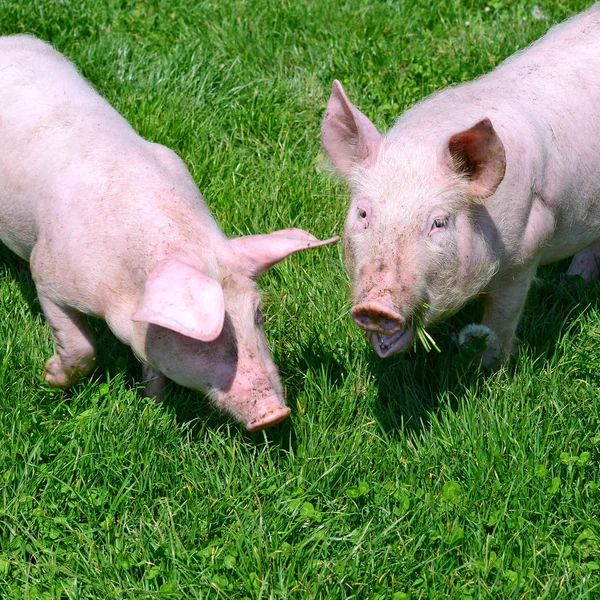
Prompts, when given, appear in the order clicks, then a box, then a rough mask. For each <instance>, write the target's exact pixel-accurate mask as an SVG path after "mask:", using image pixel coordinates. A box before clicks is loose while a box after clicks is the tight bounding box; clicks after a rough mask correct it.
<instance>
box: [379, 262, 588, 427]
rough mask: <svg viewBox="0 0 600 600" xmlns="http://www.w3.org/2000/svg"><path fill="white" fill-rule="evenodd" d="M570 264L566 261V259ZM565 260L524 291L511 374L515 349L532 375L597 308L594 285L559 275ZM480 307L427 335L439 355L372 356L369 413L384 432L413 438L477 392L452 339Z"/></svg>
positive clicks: (480, 374)
mask: <svg viewBox="0 0 600 600" xmlns="http://www.w3.org/2000/svg"><path fill="white" fill-rule="evenodd" d="M569 260H570V259H569ZM569 260H566V261H561V262H560V263H556V264H554V265H551V266H547V267H543V268H541V269H540V270H539V272H538V277H537V280H536V282H535V283H534V285H533V286H532V289H531V290H530V293H529V296H528V299H527V304H526V305H525V311H524V314H523V316H522V318H521V322H520V324H519V329H518V332H517V333H518V342H517V344H516V352H515V356H514V358H513V359H512V360H511V363H510V364H509V365H508V367H507V368H508V369H509V372H513V371H514V369H515V366H516V365H518V361H519V360H520V358H519V351H520V349H523V348H527V349H528V351H529V355H530V357H531V360H532V362H533V364H534V365H535V366H534V369H535V370H541V369H543V368H544V365H545V364H546V363H547V361H548V360H552V357H553V356H555V353H556V351H557V343H558V342H559V340H560V338H561V336H562V334H564V333H565V332H566V331H567V330H568V329H569V327H570V325H571V324H572V323H573V322H574V321H575V320H576V319H577V318H578V317H579V316H580V314H581V312H582V311H584V310H585V309H586V308H587V307H593V308H600V294H599V293H598V292H599V290H600V284H595V285H591V286H588V285H586V284H585V283H584V282H583V280H582V279H580V278H572V279H567V278H566V277H565V275H564V272H565V271H566V268H567V266H568V264H569ZM481 314H482V308H481V303H480V302H473V303H471V304H470V305H469V306H467V307H466V308H465V309H463V310H462V311H460V312H459V313H458V314H457V315H455V316H453V317H452V318H450V319H449V320H448V321H446V322H444V323H441V324H440V325H438V327H437V328H436V329H435V330H434V331H433V332H432V333H433V337H434V339H435V341H436V343H437V345H438V347H439V348H440V350H441V352H440V353H438V352H436V351H435V350H432V351H430V352H429V353H427V352H426V351H425V350H424V349H423V348H422V347H417V348H416V350H413V351H410V352H409V353H407V354H406V355H400V356H397V357H393V358H391V359H390V360H387V361H383V360H381V359H379V358H377V357H376V356H375V354H374V353H373V354H372V357H371V359H370V363H369V365H370V368H371V372H372V374H373V376H374V377H375V380H376V382H377V386H378V394H377V400H376V402H375V414H376V418H377V419H378V421H379V423H380V425H381V426H382V428H383V429H384V430H385V431H387V432H393V431H401V432H403V433H404V434H406V435H411V436H418V435H419V433H420V432H421V431H422V430H423V429H424V428H426V427H427V426H428V424H429V422H430V420H431V417H432V415H434V414H436V412H437V411H438V410H440V407H441V406H443V407H444V409H446V408H448V407H449V408H450V409H451V410H456V407H457V405H458V399H459V398H460V397H462V396H464V395H465V393H466V392H473V391H477V389H478V388H479V386H480V385H481V382H482V381H483V380H484V378H485V377H486V374H485V373H484V371H483V369H482V368H481V367H480V366H479V365H477V364H476V362H474V361H473V360H472V359H471V358H470V357H468V356H465V353H463V352H461V351H460V349H459V347H458V345H457V342H456V341H455V340H456V337H457V334H458V332H459V331H460V330H461V329H462V327H464V326H465V325H467V324H469V323H473V322H480V319H481Z"/></svg>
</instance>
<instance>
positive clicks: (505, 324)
mask: <svg viewBox="0 0 600 600" xmlns="http://www.w3.org/2000/svg"><path fill="white" fill-rule="evenodd" d="M534 274H535V269H529V270H527V271H523V272H521V273H517V274H515V275H513V276H511V277H501V278H494V279H493V280H492V285H491V286H490V289H489V291H488V293H487V294H486V295H485V297H484V313H483V320H482V325H484V326H486V327H489V328H490V329H491V330H492V331H493V332H494V333H495V334H496V339H495V340H489V343H488V347H487V348H486V349H485V351H484V352H483V354H482V355H481V364H482V365H483V366H484V367H493V366H495V365H497V364H498V363H501V362H502V361H503V360H505V359H506V358H508V356H509V355H510V353H511V351H512V346H513V341H514V338H515V332H516V330H517V325H518V324H519V319H520V318H521V313H522V312H523V306H524V305H525V299H526V297H527V292H528V291H529V287H530V286H531V282H532V280H533V276H534Z"/></svg>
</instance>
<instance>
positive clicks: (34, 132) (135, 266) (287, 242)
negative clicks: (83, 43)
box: [0, 35, 336, 430]
mask: <svg viewBox="0 0 600 600" xmlns="http://www.w3.org/2000/svg"><path fill="white" fill-rule="evenodd" d="M0 139H1V140H2V152H1V153H0V177H1V178H2V187H1V188H0V239H2V241H3V242H4V243H5V244H6V245H7V246H8V247H9V248H11V249H12V250H13V251H14V252H16V253H17V254H18V255H19V256H21V257H22V258H24V259H26V260H29V261H30V263H31V270H32V273H33V277H34V280H35V283H36V287H37V291H38V296H39V300H40V304H41V306H42V309H43V311H44V314H45V315H46V318H47V319H48V322H49V323H50V325H51V326H52V330H53V333H54V339H55V342H56V346H57V350H58V353H57V354H56V355H54V356H53V357H51V358H50V359H49V360H48V362H47V363H46V366H45V373H44V377H45V379H46V380H47V381H48V382H50V383H51V384H53V385H56V386H58V387H67V386H69V385H71V384H72V383H73V382H74V381H75V380H76V379H77V378H78V377H79V376H81V375H85V374H87V373H89V371H90V370H91V369H92V368H93V366H94V362H95V348H94V342H93V340H92V338H91V336H90V334H89V332H88V329H87V328H86V325H85V322H84V318H83V314H88V315H94V316H98V317H102V318H104V319H105V320H106V322H107V323H108V325H109V327H110V329H111V330H112V331H113V332H114V333H115V335H116V336H117V337H118V338H119V339H120V340H122V341H123V342H124V343H126V344H129V345H130V346H131V347H132V348H133V351H134V352H135V354H136V356H137V357H138V358H139V359H140V360H141V361H142V362H143V363H144V364H145V365H146V367H145V377H146V379H147V380H148V381H149V385H148V388H147V392H148V393H149V394H152V395H155V394H157V393H159V392H160V390H161V389H162V388H163V387H164V386H165V385H166V384H167V382H168V380H167V378H169V379H172V380H173V381H175V382H177V383H179V384H181V385H184V386H187V387H190V388H193V389H196V390H201V391H202V392H205V393H207V394H208V396H209V397H211V398H212V400H213V401H214V402H215V404H216V405H217V406H219V407H221V408H223V409H224V410H226V411H227V412H229V413H231V414H232V415H234V416H235V417H236V418H237V419H238V420H239V421H241V422H242V423H243V424H244V425H245V426H246V427H247V428H248V429H249V430H255V429H260V428H262V427H266V426H269V425H272V424H274V423H276V422H278V421H280V420H281V419H284V418H285V417H286V416H287V415H288V414H289V408H288V407H287V406H286V405H285V402H284V397H283V389H282V386H281V383H280V381H279V377H278V374H277V370H276V368H275V365H274V364H273V361H272V358H271V356H270V353H269V349H268V347H267V343H266V340H265V337H264V333H263V329H262V323H261V311H260V298H259V295H258V292H257V289H256V284H255V283H254V281H253V278H254V277H256V276H258V275H260V274H261V273H263V272H264V271H266V270H267V269H268V268H269V267H271V266H272V265H274V264H275V263H277V262H279V261H280V260H282V259H283V258H285V257H286V256H288V255H289V254H291V253H292V252H296V251H298V250H302V249H305V248H313V247H316V246H322V245H323V244H328V243H330V242H332V241H335V239H336V238H332V239H330V240H327V241H323V242H322V241H319V240H317V239H316V238H315V237H313V236H312V235H310V234H309V233H307V232H305V231H302V230H299V229H286V230H283V231H276V232H274V233H271V234H270V235H255V236H247V237H241V238H237V239H231V240H230V239H227V238H226V237H225V236H224V235H223V233H222V232H221V230H220V229H219V227H218V226H217V224H216V222H215V221H214V219H213V218H212V216H211V214H210V212H209V210H208V208H207V206H206V204H205V203H204V200H203V199H202V196H201V195H200V192H199V191H198V189H197V188H196V185H195V184H194V181H193V179H192V177H191V175H190V174H189V172H188V170H187V168H186V166H185V164H184V163H183V162H182V161H181V160H180V159H179V157H178V156H177V155H176V154H175V153H174V152H172V151H171V150H169V149H167V148H165V147H164V146H161V145H158V144H153V143H150V142H148V141H146V140H144V139H142V138H141V137H140V136H139V135H138V134H137V133H136V132H135V131H134V130H133V129H132V128H131V126H130V125H129V124H128V123H127V121H126V120H125V119H124V118H123V117H122V116H120V115H119V114H118V113H117V112H116V111H115V110H114V109H113V108H111V106H110V105H109V104H108V103H107V102H106V101H105V100H104V99H102V98H101V97H100V96H99V95H98V94H97V93H96V92H95V91H94V90H93V89H92V88H91V87H90V86H89V85H88V84H87V83H86V81H85V80H84V79H83V78H82V77H81V76H80V75H79V73H78V72H77V70H76V69H75V67H74V66H73V65H72V64H71V63H70V62H69V61H68V60H66V59H65V58H64V57H63V56H61V55H60V54H59V53H58V52H56V51H55V50H53V49H52V48H51V47H50V46H49V45H48V44H46V43H43V42H41V41H39V40H37V39H35V38H34V37H31V36H25V35H15V36H9V37H4V38H0Z"/></svg>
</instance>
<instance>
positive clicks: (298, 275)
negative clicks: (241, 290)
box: [0, 0, 600, 600]
mask: <svg viewBox="0 0 600 600" xmlns="http://www.w3.org/2000/svg"><path fill="white" fill-rule="evenodd" d="M538 2H539V0H538ZM589 4H590V2H589V0H587V1H582V0H563V1H558V2H542V3H540V4H539V9H538V11H537V12H536V15H537V16H540V15H539V14H538V13H539V11H540V10H541V13H542V15H541V16H542V17H543V18H535V17H534V16H533V15H532V12H533V11H534V5H535V4H534V1H533V0H531V1H526V2H521V1H520V0H512V1H511V0H489V2H485V1H483V0H456V1H452V0H450V1H446V2H439V1H438V0H427V1H425V0H418V1H415V2H400V1H399V2H392V1H391V0H388V1H379V0H349V1H347V2H341V1H329V0H295V1H290V0H285V1H283V2H276V1H274V0H232V1H229V2H227V1H224V0H218V1H217V0H215V1H202V0H200V1H189V0H150V1H145V2H144V1H142V2H130V1H128V0H119V1H117V0H106V1H98V0H97V1H95V2H94V1H91V0H79V1H69V0H62V1H61V0H29V1H27V2H25V1H23V0H2V1H0V32H1V33H2V34H9V33H15V32H31V33H34V34H36V35H38V36H39V37H41V38H43V39H45V40H49V41H51V42H52V43H53V44H54V45H55V46H56V47H57V48H58V49H59V50H60V51H61V52H63V53H64V54H66V55H67V56H68V57H69V58H70V59H72V60H73V61H74V62H75V64H76V65H77V66H78V68H79V69H80V70H81V72H82V73H83V74H84V75H85V76H86V77H87V78H88V79H89V80H90V81H91V82H92V83H93V84H94V86H95V87H96V88H97V89H98V90H99V92H100V93H101V94H103V95H104V96H105V97H107V98H108V100H109V101H110V102H111V103H112V104H113V105H114V106H116V108H117V109H118V110H119V111H120V112H121V113H122V114H124V115H125V117H126V118H127V119H128V120H129V121H130V122H131V123H132V124H133V126H134V127H135V128H136V129H137V130H138V131H139V132H140V133H141V134H142V135H143V136H144V137H146V138H148V139H150V140H152V141H156V142H160V143H163V144H165V145H167V146H169V147H171V148H172V149H174V150H175V151H176V152H177V153H179V155H180V156H181V157H182V158H183V159H184V160H185V161H186V163H187V164H188V166H189V169H190V171H191V173H192V175H193V176H194V178H195V180H196V181H197V183H198V186H199V188H200V189H201V190H202V192H203V193H204V195H205V197H206V199H207V202H208V204H209V206H210V207H211V210H212V211H213V214H214V215H215V217H216V219H217V220H218V222H219V223H220V225H221V226H222V228H223V229H224V230H225V231H226V232H227V233H228V234H229V235H239V234H247V233H259V232H266V231H270V230H274V229H278V228H283V227H290V226H296V227H302V228H305V229H308V230H310V231H312V232H313V233H314V234H316V235H318V236H320V237H329V236H331V235H335V234H340V233H341V232H342V230H343V221H344V217H345V211H346V205H347V196H348V192H347V189H346V188H345V187H344V185H343V184H342V183H340V182H339V181H338V180H337V179H336V178H335V177H332V176H331V174H330V170H329V168H328V165H327V163H326V161H325V160H324V157H323V153H322V149H321V145H320V121H321V118H322V115H323V112H324V109H325V106H326V103H327V99H328V97H329V92H330V88H331V83H332V81H333V79H334V78H338V79H340V80H341V81H342V83H343V84H344V86H345V88H346V90H347V92H348V94H349V96H350V98H351V99H352V100H353V101H354V102H355V103H356V104H357V106H358V107H359V108H360V109H361V110H363V111H364V112H365V113H366V114H367V115H369V116H370V117H371V118H372V119H373V120H374V122H375V123H376V125H378V126H379V127H381V128H382V129H384V128H389V127H390V126H391V124H392V122H393V120H394V118H395V117H396V116H397V115H398V114H399V113H400V112H401V111H403V110H404V109H406V108H408V107H410V106H411V105H412V104H413V103H414V102H415V101H416V100H418V99H420V98H422V97H423V96H425V95H427V94H429V93H431V92H432V91H434V90H436V89H438V88H440V87H443V86H445V85H448V84H450V83H452V82H460V81H466V80H469V79H472V78H473V77H476V76H478V75H480V74H482V73H484V72H486V71H488V70H490V69H491V68H493V67H494V66H495V65H497V64H498V63H499V62H500V61H501V60H502V59H504V58H505V57H507V56H509V55H510V54H512V53H513V52H515V51H516V50H518V49H520V48H523V47H524V46H525V45H527V44H528V43H529V42H530V41H532V40H534V39H536V38H538V37H539V36H540V35H542V34H543V33H544V32H545V31H546V30H547V29H548V28H549V27H550V26H551V25H552V24H553V23H556V22H559V21H561V20H564V19H565V18H567V17H569V16H570V15H572V14H574V13H576V12H578V11H580V10H583V9H584V8H586V7H587V6H588V5H589ZM0 116H1V115H0ZM566 264H568V263H566ZM566 264H565V263H561V264H557V265H553V266H551V267H547V268H544V269H543V270H541V271H540V273H539V279H538V281H537V283H536V285H535V286H534V289H533V291H532V293H531V295H530V297H529V300H528V304H527V308H526V311H525V314H524V317H523V320H522V323H521V326H520V328H519V338H520V343H519V346H518V352H517V353H516V356H515V359H514V361H513V363H512V364H511V365H510V366H509V367H507V368H504V369H502V370H500V371H499V372H497V373H495V374H493V375H488V376H485V375H484V374H483V373H481V372H480V371H479V370H478V369H477V368H475V367H474V366H473V365H471V364H470V360H469V356H468V354H467V353H465V352H461V351H460V350H459V348H458V347H457V343H456V341H455V338H456V332H457V331H458V330H459V329H460V328H461V327H462V326H463V325H465V324H467V323H469V322H472V321H474V320H476V319H478V318H479V316H480V313H481V307H480V306H479V305H478V304H477V303H474V304H473V305H472V306H469V307H467V308H466V309H465V310H464V311H462V312H461V313H460V314H458V315H457V316H455V317H453V318H452V319H451V320H450V321H448V322H447V323H445V324H442V325H440V326H438V327H437V328H436V329H435V330H433V331H432V332H431V333H432V335H433V337H434V338H435V341H436V343H437V344H438V346H439V348H440V350H441V352H440V353H437V352H435V351H431V352H426V351H425V349H424V348H423V347H416V348H415V349H414V350H413V351H412V352H410V353H408V354H406V355H403V356H400V357H394V358H391V359H389V360H387V361H382V360H380V359H378V358H377V357H376V356H375V354H374V352H373V351H372V350H371V348H370V346H369V344H368V343H367V341H366V339H365V338H364V336H363V335H362V334H361V332H360V331H359V330H358V328H356V326H355V325H354V324H353V323H352V322H351V319H350V317H349V314H348V311H349V307H350V298H349V293H348V278H347V275H346V273H345V271H344V268H343V266H342V247H341V244H337V245H335V246H329V247H326V248H321V249H318V250H315V251H312V252H310V253H308V252H306V253H301V255H298V256H294V257H292V258H290V259H288V260H286V261H285V262H283V263H281V264H280V265H278V266H277V267H275V268H274V269H273V270H272V271H270V272H269V273H268V274H266V275H265V276H263V277H262V278H261V280H260V286H261V289H262V291H263V298H264V311H265V329H266V332H267V337H268V339H269V343H270V346H271V348H272V353H273V357H274V359H275V362H276V363H277V365H278V367H279V369H280V373H281V376H282V379H283V381H284V383H285V387H286V395H287V402H288V404H289V405H290V406H291V409H292V414H291V417H290V418H289V419H288V420H287V421H286V422H284V423H282V424H281V425H279V426H277V427H276V428H274V429H272V430H268V431H265V432H261V433H257V434H249V433H247V432H246V431H245V430H244V429H243V428H242V427H241V426H240V425H238V424H237V423H235V422H233V421H232V420H230V419H228V418H227V417H225V416H223V415H222V414H219V413H218V412H216V411H215V410H214V409H212V408H211V406H210V405H209V404H208V402H207V401H206V400H205V399H203V398H202V397H201V396H200V395H198V394H196V393H192V392H189V391H187V390H185V389H183V388H176V389H175V390H174V391H173V392H172V393H171V394H170V395H169V397H168V398H167V399H166V400H165V402H164V403H162V404H155V403H154V402H152V401H151V400H148V399H145V398H144V397H143V395H142V390H141V387H140V386H139V383H137V382H138V381H139V379H140V375H141V369H140V367H139V365H138V364H137V363H136V360H135V359H134V357H133V355H132V353H131V351H130V350H129V349H128V348H126V347H125V346H122V345H121V344H119V343H118V342H117V341H116V340H115V338H114V337H113V336H112V334H111V333H110V331H109V330H108V329H107V327H106V326H105V325H104V323H103V322H101V321H93V322H92V324H91V325H92V329H93V330H94V331H95V334H96V337H97V339H98V342H99V343H98V346H99V363H98V367H97V369H96V370H95V371H94V372H93V374H92V376H91V377H89V378H87V379H86V380H84V381H82V382H81V383H80V384H78V385H77V386H76V387H75V388H74V389H72V390H70V391H68V392H62V391H60V390H56V389H54V388H51V387H50V386H48V385H47V384H45V383H44V382H42V380H41V373H42V367H43V363H44V360H45V359H46V358H47V357H48V356H50V354H51V353H52V340H51V335H50V329H49V327H48V325H47V324H46V323H45V321H44V319H43V316H42V314H41V312H40V307H39V304H38V302H37V300H36V295H35V288H34V286H33V283H32V280H31V276H30V274H29V271H28V268H27V265H26V264H25V263H23V262H21V261H19V260H18V259H16V258H15V257H14V256H13V255H11V254H10V252H9V251H8V250H6V249H4V248H2V250H1V251H0V307H1V308H0V311H1V312H0V314H1V315H2V327H1V328H0V348H2V350H3V351H2V353H1V355H0V435H1V443H0V597H1V598H3V599H4V598H6V599H19V600H20V599H25V600H28V599H34V598H40V599H41V598H43V599H51V598H52V599H56V600H58V599H71V598H72V599H79V598H81V599H83V598H85V599H88V598H89V599H102V600H106V599H115V600H120V599H129V598H206V599H209V598H215V599H217V598H221V599H240V600H241V599H252V600H259V599H265V600H266V599H274V600H275V599H286V598H290V599H296V598H298V599H304V598H306V599H313V598H314V599H323V600H330V599H332V600H336V599H350V598H356V599H369V600H388V599H389V600H406V599H409V598H410V599H411V600H414V599H417V598H426V599H433V598H490V599H497V598H526V599H531V598H548V599H550V598H600V523H599V521H598V515H599V512H600V489H599V486H600V475H599V469H598V461H599V460H600V402H599V401H598V397H599V395H600V374H599V368H598V367H599V363H600V301H599V296H598V287H597V286H596V287H593V286H592V287H586V286H585V285H584V284H583V283H581V282H577V281H575V282H571V281H567V280H566V279H565V278H564V276H563V275H562V273H564V271H565V269H566Z"/></svg>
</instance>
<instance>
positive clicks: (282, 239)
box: [131, 229, 337, 431]
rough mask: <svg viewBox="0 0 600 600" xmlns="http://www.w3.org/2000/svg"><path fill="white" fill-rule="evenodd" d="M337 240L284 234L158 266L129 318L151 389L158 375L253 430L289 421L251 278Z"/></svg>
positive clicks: (238, 242)
mask: <svg viewBox="0 0 600 600" xmlns="http://www.w3.org/2000/svg"><path fill="white" fill-rule="evenodd" d="M336 239H337V238H332V239H331V240H326V241H319V240H317V239H316V238H315V237H314V236H312V235H311V234H309V233H307V232H305V231H302V230H299V229H287V230H282V231H276V232H274V233H271V234H269V235H254V236H245V237H240V238H236V239H231V240H226V241H224V243H222V244H221V247H220V248H219V249H218V252H216V253H215V255H216V256H217V257H218V258H217V260H216V262H213V263H212V264H208V263H207V261H206V259H205V260H204V262H202V261H199V260H197V259H194V257H192V256H190V255H186V254H182V255H175V256H171V257H169V258H167V259H165V260H161V261H159V262H158V263H157V264H156V265H155V267H154V268H153V269H152V271H151V272H150V274H149V275H148V278H147V280H146V284H145V290H144V294H143V297H142V299H141V302H140V304H139V306H138V307H137V310H136V311H135V313H134V314H133V315H132V317H131V319H132V321H133V325H134V326H133V340H132V347H133V349H134V351H135V352H136V354H137V355H138V356H139V357H140V358H141V359H142V360H143V361H144V363H145V364H147V365H149V366H150V367H151V368H152V370H153V372H154V373H153V374H154V381H153V382H152V383H153V388H154V389H155V390H157V389H158V388H159V387H160V385H158V386H157V381H156V378H157V373H158V374H162V375H163V376H164V377H166V378H168V379H171V380H173V381H175V382H176V383H179V384H180V385H183V386H185V387H189V388H192V389H196V390H199V391H201V392H204V393H205V394H207V395H208V396H209V397H210V398H211V399H212V401H213V403H214V404H215V405H216V406H217V407H220V408H221V409H223V410H225V411H226V412H228V413H230V414H232V415H233V416H234V417H235V418H236V419H237V420H239V421H241V422H242V423H243V424H244V425H245V426H246V427H247V429H249V430H251V431H252V430H257V429H261V428H264V427H267V426H270V425H273V424H275V423H277V422H279V421H281V420H282V419H284V418H285V417H287V415H288V414H289V412H290V411H289V408H288V407H287V406H286V405H285V400H284V394H283V388H282V385H281V383H280V380H279V376H278V374H277V369H276V367H275V365H274V364H273V361H272V358H271V355H270V352H269V348H268V345H267V341H266V339H265V335H264V332H263V325H262V312H261V305H260V296H259V294H258V290H257V286H256V283H255V281H254V278H255V277H257V276H258V275H260V274H262V273H264V272H265V271H266V270H267V269H268V268H269V267H271V266H272V265H274V264H276V263H277V262H279V261H281V260H283V259H284V258H285V257H286V256H289V255H290V254H291V253H293V252H297V251H299V250H303V249H307V248H313V247H317V246H322V245H324V244H328V243H331V242H333V241H335V240H336ZM159 377H160V376H159ZM159 381H160V384H161V385H165V384H166V383H167V381H166V380H161V379H159Z"/></svg>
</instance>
